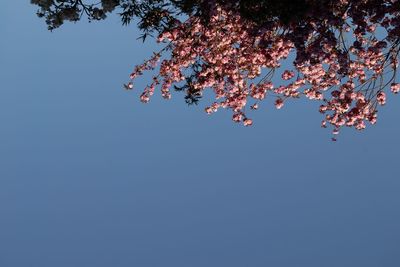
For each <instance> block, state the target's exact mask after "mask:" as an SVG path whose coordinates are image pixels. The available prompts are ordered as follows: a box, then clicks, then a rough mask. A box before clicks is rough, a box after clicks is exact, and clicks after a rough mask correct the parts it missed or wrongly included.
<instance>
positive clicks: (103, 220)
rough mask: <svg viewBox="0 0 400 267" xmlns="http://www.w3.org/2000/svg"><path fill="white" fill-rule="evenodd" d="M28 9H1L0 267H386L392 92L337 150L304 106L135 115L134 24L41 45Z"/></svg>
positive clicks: (391, 259)
mask: <svg viewBox="0 0 400 267" xmlns="http://www.w3.org/2000/svg"><path fill="white" fill-rule="evenodd" d="M28 2H29V1H15V0H6V1H5V2H4V3H3V4H2V7H1V9H0V34H1V35H0V36H1V40H0V77H1V87H0V123H1V126H0V140H1V141H0V146H1V147H0V266H1V267H36V266H37V267H71V266H74V267H109V266H112V267H128V266H129V267H132V266H138V267H205V266H207V267H221V266H227V267H228V266H229V267H265V266H272V267H358V266H359V267H377V266H379V267H397V266H400V212H399V211H400V194H399V192H400V174H399V166H400V163H399V148H400V146H399V144H400V141H399V137H400V125H399V114H400V96H392V95H390V97H389V99H388V104H387V106H386V107H384V108H382V109H381V111H380V114H379V115H380V118H379V122H378V124H377V125H376V126H374V127H369V128H368V129H367V130H366V131H364V132H361V133H360V132H356V131H353V130H351V131H350V130H346V131H344V132H343V133H342V134H341V135H340V139H339V141H338V142H336V143H333V142H331V141H330V133H329V131H328V130H325V129H321V128H320V121H321V119H322V117H321V115H320V114H319V113H318V111H317V107H318V104H316V103H315V104H311V105H310V104H309V102H303V101H298V102H292V103H291V104H288V105H286V106H285V107H284V108H283V110H280V111H277V110H275V109H274V108H273V106H272V105H271V103H269V104H264V105H262V107H261V109H260V110H259V111H257V112H255V113H254V115H253V116H252V118H253V119H254V120H255V124H254V127H252V128H244V127H241V126H239V125H236V124H234V123H232V122H231V121H230V113H229V112H218V113H216V114H215V115H213V116H211V117H210V116H208V115H207V114H205V113H204V112H203V109H204V106H205V103H201V104H200V105H199V106H198V107H187V106H186V104H185V103H184V101H183V95H181V94H179V93H175V94H174V95H173V99H172V100H170V101H165V100H162V99H161V97H160V95H159V94H157V95H155V97H154V98H153V99H152V100H151V102H150V103H149V104H147V105H143V104H141V103H140V102H139V99H138V95H139V92H138V91H135V92H126V91H124V90H123V89H122V83H124V82H126V78H127V77H128V75H129V72H130V70H131V69H132V67H133V66H134V65H135V64H136V63H140V62H142V60H143V59H144V58H146V57H147V56H148V55H151V52H152V49H153V48H155V46H154V45H153V44H152V42H151V41H149V42H148V43H145V44H142V43H141V42H140V41H137V40H136V38H137V37H138V36H139V33H138V32H137V31H136V29H135V26H134V25H132V26H130V27H122V26H121V23H120V21H119V19H118V18H117V17H113V18H110V19H109V20H107V21H105V22H101V23H91V24H88V23H86V21H82V22H80V23H78V24H67V25H65V26H63V27H62V28H61V29H58V30H56V31H55V32H53V33H50V32H48V31H47V29H46V25H45V23H44V21H42V20H40V19H39V18H37V17H36V15H35V7H33V6H31V5H30V4H28ZM144 84H145V80H141V82H140V83H139V84H138V85H137V87H139V88H140V87H143V86H144Z"/></svg>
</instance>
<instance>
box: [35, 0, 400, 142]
mask: <svg viewBox="0 0 400 267" xmlns="http://www.w3.org/2000/svg"><path fill="white" fill-rule="evenodd" d="M31 2H32V3H33V4H36V5H38V6H39V10H38V15H39V16H40V17H44V18H45V19H46V23H47V25H48V27H49V29H50V30H53V29H55V28H57V27H59V26H61V25H62V24H63V22H64V21H78V20H80V19H81V17H82V16H83V15H86V16H87V17H88V18H89V20H102V19H105V18H106V16H107V14H108V13H110V12H114V11H115V12H118V14H119V15H120V16H121V19H122V23H123V24H129V23H130V22H131V21H132V19H133V18H137V21H138V27H139V28H140V29H141V30H142V31H143V36H142V37H143V39H145V38H146V36H147V35H148V34H153V35H155V36H157V41H158V42H161V43H164V44H165V47H164V48H163V49H161V50H160V51H157V52H155V53H154V54H153V56H152V57H151V58H150V59H149V60H147V61H145V62H144V63H142V64H140V65H138V66H136V67H135V68H134V70H133V72H132V73H131V75H130V79H131V80H132V81H130V82H129V83H127V84H126V85H125V88H126V89H128V90H131V89H133V88H134V84H133V80H134V79H136V78H137V77H138V76H140V75H141V74H142V73H143V72H144V71H148V70H150V71H151V70H154V71H155V70H156V69H157V68H158V69H157V72H156V74H155V75H154V77H153V80H152V82H150V83H149V85H148V86H147V87H146V88H145V89H144V91H143V92H142V94H141V96H140V99H141V101H142V102H144V103H147V102H148V101H149V100H150V97H151V96H152V95H153V93H154V91H155V89H156V88H160V89H161V93H162V96H163V97H164V98H166V99H169V98H170V97H171V93H170V90H171V88H173V89H174V90H177V91H184V92H185V95H186V96H185V99H186V102H187V103H188V104H193V103H197V102H198V101H199V99H200V98H201V97H202V95H203V93H204V91H205V90H212V91H213V92H214V93H215V101H214V102H213V103H210V105H209V106H208V107H206V109H205V111H206V112H207V113H209V114H211V113H213V112H216V111H217V110H218V109H220V108H227V109H230V110H232V112H233V115H232V119H233V121H235V122H241V123H243V124H244V125H245V126H250V125H252V124H253V120H252V119H251V118H250V116H249V112H250V111H249V110H248V109H246V107H247V106H250V110H256V109H257V108H258V106H259V105H260V104H261V102H262V100H264V99H265V98H273V99H274V102H275V106H276V108H278V109H280V108H282V107H283V105H284V104H285V103H286V102H287V100H288V99H291V98H299V97H302V96H304V97H306V98H308V99H310V100H314V101H320V102H321V105H320V108H319V112H321V113H322V114H323V120H322V126H323V127H327V126H329V125H330V126H331V127H332V130H333V134H334V135H335V136H336V134H338V133H339V129H340V128H341V127H343V126H347V127H354V128H356V129H358V130H362V129H364V128H365V127H366V123H370V124H375V123H376V120H377V113H378V107H379V106H382V105H385V103H386V97H387V92H388V91H391V93H394V94H397V93H398V92H400V83H399V81H398V79H397V76H396V75H398V60H399V53H400V1H399V0H354V1H349V0H335V1H332V0H321V1H317V0H279V1H278V0H231V1H228V0H214V1H211V0H191V1H188V0H171V1H167V0H147V1H135V0H102V1H101V2H100V3H89V2H86V1H83V0H32V1H31ZM291 54H293V55H294V60H293V61H292V64H290V66H291V67H288V66H289V65H288V64H283V62H285V61H288V60H289V58H290V57H289V55H291ZM162 55H164V57H162ZM274 75H275V76H278V77H280V79H276V77H275V78H274V79H273V76H274ZM333 140H336V138H335V137H333Z"/></svg>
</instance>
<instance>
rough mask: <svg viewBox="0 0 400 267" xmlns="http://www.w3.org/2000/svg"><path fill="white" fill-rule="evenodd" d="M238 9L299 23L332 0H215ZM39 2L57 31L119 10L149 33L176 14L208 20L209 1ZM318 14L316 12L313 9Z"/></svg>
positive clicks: (260, 19)
mask: <svg viewBox="0 0 400 267" xmlns="http://www.w3.org/2000/svg"><path fill="white" fill-rule="evenodd" d="M216 2H219V3H221V4H223V5H229V6H231V8H232V9H237V10H239V12H240V13H241V14H242V16H244V17H246V18H247V19H250V20H253V21H254V22H256V23H257V24H259V25H260V26H261V25H263V24H265V23H268V22H271V21H272V20H275V19H278V20H280V21H281V22H282V23H284V24H287V23H293V22H299V21H301V20H302V19H304V18H305V16H306V14H309V13H310V12H309V11H310V10H315V9H320V8H325V9H326V8H328V7H329V5H330V3H331V2H333V1H332V0H320V1H317V0H216ZM31 3H32V4H35V5H38V6H39V10H38V12H37V14H38V16H39V17H44V18H45V20H46V23H47V25H48V28H49V29H50V30H54V29H56V28H58V27H60V26H61V25H62V24H63V23H64V22H65V21H73V22H76V21H79V20H80V19H81V18H82V16H84V15H85V16H87V18H88V19H89V21H93V20H103V19H106V18H107V14H109V13H111V12H114V11H115V12H117V13H118V14H119V15H120V16H121V20H122V24H124V25H127V24H129V23H130V22H131V21H132V19H134V18H137V19H138V26H139V28H140V29H141V30H142V31H143V32H144V33H145V34H149V33H151V32H153V31H157V32H162V31H163V30H165V29H168V28H169V27H171V26H173V24H174V21H175V19H176V17H177V16H180V15H188V16H189V15H196V16H199V17H201V18H202V19H205V20H207V19H208V17H207V16H208V14H209V11H210V10H209V4H208V3H209V1H205V0H101V1H100V2H96V3H94V2H93V1H90V0H31ZM314 13H316V12H314Z"/></svg>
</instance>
